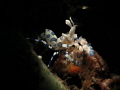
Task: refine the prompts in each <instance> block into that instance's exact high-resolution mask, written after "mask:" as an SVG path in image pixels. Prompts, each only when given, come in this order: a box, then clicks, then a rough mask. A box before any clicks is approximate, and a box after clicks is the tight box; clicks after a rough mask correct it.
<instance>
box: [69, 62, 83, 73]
mask: <svg viewBox="0 0 120 90" xmlns="http://www.w3.org/2000/svg"><path fill="white" fill-rule="evenodd" d="M68 72H69V73H70V74H78V73H81V72H83V70H82V69H81V68H80V67H78V66H75V65H74V63H70V64H69V66H68Z"/></svg>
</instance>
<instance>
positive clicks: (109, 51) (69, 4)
mask: <svg viewBox="0 0 120 90" xmlns="http://www.w3.org/2000/svg"><path fill="white" fill-rule="evenodd" d="M84 5H86V6H88V9H86V10H83V9H81V7H82V6H84ZM118 6H119V5H118V4H117V2H115V1H114V2H113V1H107V2H106V1H104V0H33V1H24V0H20V1H19V0H17V1H16V0H12V1H11V2H7V1H3V2H1V6H0V10H1V11H0V14H1V27H0V29H1V31H0V32H1V33H0V36H2V37H1V53H0V54H1V55H2V56H5V57H6V56H7V55H9V56H13V54H11V53H10V52H11V51H12V50H14V47H13V46H15V45H16V44H15V41H16V40H14V39H15V38H16V37H17V34H15V33H16V32H19V33H20V34H22V35H23V37H24V38H27V37H31V38H37V36H38V35H39V34H40V33H42V32H43V31H44V30H45V29H46V28H49V29H52V30H53V31H54V32H55V34H56V35H57V36H58V37H59V36H60V35H61V33H66V32H68V31H69V27H68V26H67V25H65V20H66V19H69V17H70V16H71V17H72V19H73V21H74V22H75V23H76V24H77V25H78V27H77V30H76V33H77V34H78V36H83V37H84V38H86V39H87V41H88V42H90V43H91V44H92V46H93V48H94V49H95V50H96V51H97V52H98V53H99V55H100V56H102V57H103V59H104V60H105V61H106V62H107V64H108V66H109V69H110V72H112V73H116V74H120V73H119V72H120V60H119V57H120V55H119V51H120V48H119V46H120V44H119V38H120V35H119V34H120V33H119V27H118V24H119V20H118V19H119V14H118V13H119V7H118ZM14 32H15V33H14ZM14 35H15V36H14ZM11 37H12V38H11ZM9 38H10V39H9ZM17 38H18V39H19V37H17ZM6 40H7V42H4V41H6ZM11 43H12V44H11ZM22 44H24V43H22ZM6 48H7V49H6ZM2 51H4V52H5V53H4V54H3V52H2ZM8 51H9V53H7V52H8ZM23 51H24V50H23ZM16 52H17V51H16ZM21 52H22V50H21ZM14 54H15V53H14ZM20 54H21V53H20ZM15 55H16V54H15ZM16 58H17V57H16ZM8 59H9V57H7V59H6V60H8ZM13 60H14V59H13ZM2 61H4V62H5V58H4V59H3V60H2ZM5 63H6V64H7V61H6V62H5ZM12 64H15V63H14V62H12ZM10 65H11V63H10V62H9V65H8V66H7V65H6V66H4V65H3V64H2V63H1V66H2V67H3V66H4V67H9V66H10ZM12 69H13V68H12ZM5 70H6V69H3V71H2V72H1V73H4V71H5ZM13 71H14V69H13ZM8 78H9V76H8Z"/></svg>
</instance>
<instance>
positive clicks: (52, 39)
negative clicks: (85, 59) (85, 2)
mask: <svg viewBox="0 0 120 90" xmlns="http://www.w3.org/2000/svg"><path fill="white" fill-rule="evenodd" d="M65 23H66V24H67V25H68V26H69V27H70V31H69V32H68V33H67V34H65V33H62V36H60V37H59V38H57V36H56V35H55V33H54V32H53V31H52V30H50V29H46V30H45V32H43V33H42V34H41V35H40V36H39V37H38V39H32V40H35V41H36V42H42V43H43V44H45V45H46V46H47V47H49V48H50V49H53V50H55V52H54V53H53V56H52V57H51V60H50V62H49V64H48V67H49V66H50V63H51V61H52V60H53V58H54V56H55V55H56V54H59V52H58V51H60V50H65V57H64V58H65V60H69V61H71V62H74V63H75V65H78V66H79V65H80V63H81V60H82V56H83V53H86V54H88V55H90V56H93V55H94V50H93V48H92V47H91V46H90V45H89V44H88V42H87V41H86V39H85V38H82V37H79V38H78V37H77V34H75V30H76V26H77V25H75V24H74V22H73V21H72V19H71V17H70V19H69V20H66V21H65ZM27 39H31V38H27Z"/></svg>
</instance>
